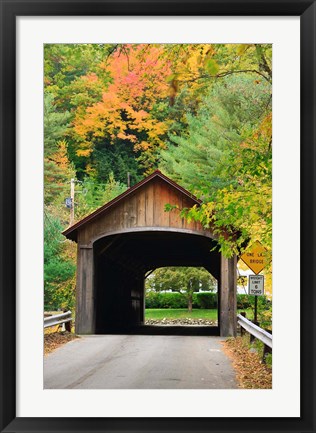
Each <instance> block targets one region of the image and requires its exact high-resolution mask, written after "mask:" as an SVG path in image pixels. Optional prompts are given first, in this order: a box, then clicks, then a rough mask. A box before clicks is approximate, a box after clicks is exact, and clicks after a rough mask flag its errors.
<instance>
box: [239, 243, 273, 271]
mask: <svg viewBox="0 0 316 433" xmlns="http://www.w3.org/2000/svg"><path fill="white" fill-rule="evenodd" d="M266 251H267V250H266V248H265V247H263V246H262V245H261V243H260V242H259V241H257V242H255V243H254V244H253V245H252V246H251V248H250V249H249V251H246V252H245V253H244V254H243V255H242V256H241V257H240V258H241V260H242V261H243V262H244V263H246V265H247V266H248V268H250V269H251V270H252V271H253V272H254V273H255V274H259V272H261V271H262V269H264V268H265V267H266V266H267V264H268V260H267V258H266V255H265V252H266Z"/></svg>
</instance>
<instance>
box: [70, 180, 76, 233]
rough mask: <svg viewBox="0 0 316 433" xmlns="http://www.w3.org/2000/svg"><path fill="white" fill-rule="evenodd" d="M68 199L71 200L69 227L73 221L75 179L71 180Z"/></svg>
mask: <svg viewBox="0 0 316 433" xmlns="http://www.w3.org/2000/svg"><path fill="white" fill-rule="evenodd" d="M70 198H71V208H70V225H71V226H72V225H73V223H74V221H75V179H71V181H70Z"/></svg>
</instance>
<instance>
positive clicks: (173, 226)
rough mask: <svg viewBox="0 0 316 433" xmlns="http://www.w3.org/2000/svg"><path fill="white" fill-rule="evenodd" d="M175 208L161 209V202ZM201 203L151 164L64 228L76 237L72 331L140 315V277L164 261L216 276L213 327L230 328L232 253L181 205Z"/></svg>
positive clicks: (225, 332) (107, 327) (99, 329)
mask: <svg viewBox="0 0 316 433" xmlns="http://www.w3.org/2000/svg"><path fill="white" fill-rule="evenodd" d="M166 204H171V205H176V206H177V209H173V210H172V211H170V212H165V205H166ZM194 204H199V201H198V200H197V199H196V198H195V197H194V196H193V195H192V194H190V193H189V192H188V191H186V190H185V189H184V188H182V187H181V186H179V185H178V184H176V183H175V182H173V181H172V180H171V179H169V178H168V177H166V176H164V175H163V174H162V173H161V172H160V171H155V172H154V173H153V174H152V175H150V176H148V177H147V178H145V179H144V180H142V181H141V182H139V183H137V184H136V185H134V186H133V187H132V188H130V189H128V190H127V191H125V192H124V193H123V194H121V195H119V196H118V197H116V198H115V199H114V200H112V201H110V202H109V203H107V204H105V205H104V206H102V207H101V208H99V209H97V210H96V211H95V212H93V213H92V214H90V215H88V216H87V217H85V218H84V219H82V220H81V221H79V222H77V223H76V224H74V225H73V226H71V227H69V228H68V229H67V230H65V231H64V232H63V234H64V235H65V236H66V237H67V238H68V239H71V240H73V241H75V242H77V244H78V252H77V286H76V297H77V301H76V304H77V305H76V332H77V333H78V334H95V333H107V332H111V331H117V330H124V329H128V328H133V327H137V326H141V325H143V323H144V310H145V303H144V296H145V294H144V281H145V275H146V273H147V272H148V271H150V270H152V269H155V268H158V267H163V266H203V267H204V268H205V269H207V270H208V271H209V272H210V273H211V274H212V275H213V276H214V277H215V278H216V279H217V281H218V297H219V315H218V333H219V334H220V335H222V336H234V335H235V334H236V264H237V262H236V257H233V258H231V259H226V258H225V257H223V256H222V254H221V253H220V252H218V251H216V250H215V251H214V250H213V247H214V246H217V242H216V238H215V236H214V235H213V233H212V232H211V231H210V230H205V229H203V227H202V226H201V224H200V223H197V222H190V223H189V222H187V221H186V220H185V219H183V218H181V217H180V214H179V213H180V210H181V209H183V208H189V207H192V206H193V205H194Z"/></svg>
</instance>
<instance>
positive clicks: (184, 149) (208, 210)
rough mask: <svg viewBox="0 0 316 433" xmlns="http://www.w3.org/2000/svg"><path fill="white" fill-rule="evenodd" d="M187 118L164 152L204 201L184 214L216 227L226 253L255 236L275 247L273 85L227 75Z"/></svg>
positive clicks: (167, 167)
mask: <svg viewBox="0 0 316 433" xmlns="http://www.w3.org/2000/svg"><path fill="white" fill-rule="evenodd" d="M187 121H188V133H187V134H185V135H183V136H177V135H171V136H170V144H169V146H168V150H166V151H162V153H161V156H162V162H161V166H162V169H163V170H164V171H165V172H167V174H169V175H170V176H171V177H172V178H173V179H175V180H176V181H178V182H180V183H181V184H182V185H184V186H185V187H186V188H188V189H189V190H191V191H192V192H193V193H195V194H196V195H197V196H198V197H199V198H200V199H201V200H202V205H201V206H195V207H194V208H193V209H191V210H189V211H188V212H185V215H186V217H187V218H188V219H196V220H199V221H201V222H202V224H203V225H204V226H205V227H212V229H213V230H214V232H215V233H216V234H217V235H218V239H219V242H220V244H221V250H222V251H223V252H224V254H225V255H228V256H229V255H231V254H233V253H238V252H239V251H240V248H242V246H243V245H244V244H245V242H249V241H250V242H251V241H252V242H254V241H255V240H260V241H261V242H263V243H264V245H265V246H266V247H267V248H269V249H271V230H272V219H271V212H272V210H271V205H272V196H271V187H272V141H271V85H270V84H269V83H268V82H267V80H264V79H261V80H257V79H256V80H254V78H253V76H252V75H248V74H245V75H241V74H240V75H234V76H233V75H232V76H229V77H226V78H223V79H221V81H219V82H218V83H216V85H214V86H213V87H212V88H211V90H210V92H209V94H208V95H206V96H205V98H204V99H203V102H202V103H201V105H200V109H199V110H198V113H197V115H196V116H192V115H189V116H188V119H187ZM224 227H225V230H223V228H224ZM237 233H238V234H237Z"/></svg>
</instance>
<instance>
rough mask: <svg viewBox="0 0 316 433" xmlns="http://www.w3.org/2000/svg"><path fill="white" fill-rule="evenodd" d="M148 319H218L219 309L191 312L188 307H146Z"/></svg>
mask: <svg viewBox="0 0 316 433" xmlns="http://www.w3.org/2000/svg"><path fill="white" fill-rule="evenodd" d="M145 318H146V319H155V320H159V319H161V320H162V319H164V318H166V319H206V320H217V310H202V309H196V310H193V311H192V313H189V312H188V310H187V309H186V308H179V309H172V308H146V311H145Z"/></svg>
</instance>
